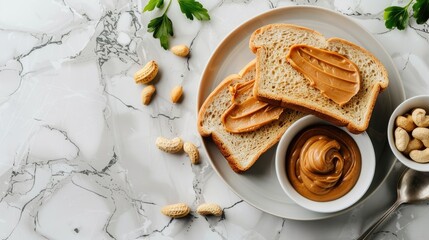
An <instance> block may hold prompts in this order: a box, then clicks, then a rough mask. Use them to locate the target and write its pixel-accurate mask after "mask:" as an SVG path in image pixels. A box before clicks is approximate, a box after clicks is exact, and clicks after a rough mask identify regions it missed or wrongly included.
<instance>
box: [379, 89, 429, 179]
mask: <svg viewBox="0 0 429 240" xmlns="http://www.w3.org/2000/svg"><path fill="white" fill-rule="evenodd" d="M414 108H423V109H425V110H426V112H427V113H426V114H429V95H420V96H415V97H412V98H409V99H407V100H405V101H404V102H402V103H401V104H399V106H397V107H396V109H395V111H393V113H392V115H391V116H390V119H389V123H388V124H387V139H388V141H389V146H390V148H391V149H392V152H393V154H394V155H395V156H396V158H397V159H398V160H399V161H401V162H402V163H403V164H404V165H405V166H407V167H409V168H412V169H414V170H416V171H421V172H429V163H418V162H415V161H413V160H412V159H411V158H409V157H408V156H406V155H404V154H403V153H401V152H400V151H398V149H396V146H395V138H394V136H393V134H394V131H395V120H396V117H398V116H400V115H404V114H406V113H408V112H410V111H411V110H412V109H414Z"/></svg>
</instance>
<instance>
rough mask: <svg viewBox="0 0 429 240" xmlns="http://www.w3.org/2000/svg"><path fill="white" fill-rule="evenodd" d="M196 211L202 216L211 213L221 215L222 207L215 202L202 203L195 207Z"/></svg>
mask: <svg viewBox="0 0 429 240" xmlns="http://www.w3.org/2000/svg"><path fill="white" fill-rule="evenodd" d="M197 213H198V214H200V215H203V216H206V215H213V216H221V215H222V213H223V211H222V208H221V207H220V206H219V205H217V204H215V203H203V204H201V205H200V206H198V208H197Z"/></svg>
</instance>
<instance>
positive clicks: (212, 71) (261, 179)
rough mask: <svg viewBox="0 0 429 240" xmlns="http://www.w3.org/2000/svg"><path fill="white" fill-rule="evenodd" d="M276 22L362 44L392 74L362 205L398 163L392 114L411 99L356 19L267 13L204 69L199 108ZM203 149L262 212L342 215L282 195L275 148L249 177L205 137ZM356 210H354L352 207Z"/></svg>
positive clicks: (315, 12)
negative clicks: (255, 37) (260, 32)
mask: <svg viewBox="0 0 429 240" xmlns="http://www.w3.org/2000/svg"><path fill="white" fill-rule="evenodd" d="M271 23H291V24H297V25H301V26H305V27H309V28H312V29H315V30H316V31H318V32H320V33H321V34H323V35H324V36H325V37H327V38H329V37H340V38H344V39H346V40H349V41H351V42H353V43H355V44H358V45H360V46H362V47H364V48H366V49H367V50H369V51H370V52H372V53H373V54H374V55H375V56H376V57H377V58H378V59H379V60H380V61H381V62H382V63H383V64H384V66H385V67H386V69H387V71H388V73H389V81H390V82H389V87H388V88H387V89H386V90H385V91H384V92H383V93H382V94H381V95H380V96H379V98H378V100H377V104H376V106H375V108H374V111H373V115H372V118H371V122H370V126H369V128H368V130H367V133H368V134H369V136H370V137H371V140H372V142H373V145H374V150H375V155H376V159H377V164H376V165H377V167H376V170H375V175H374V179H373V182H372V183H371V186H370V188H369V190H368V191H367V193H366V194H365V196H364V197H363V198H362V200H361V201H359V202H358V203H356V204H355V205H354V206H356V205H357V204H359V203H361V202H362V201H364V200H365V199H366V198H368V197H369V196H370V195H371V194H372V193H373V192H374V191H375V190H376V189H377V187H378V186H379V185H380V184H381V183H382V182H383V181H384V180H385V178H386V176H387V175H388V174H389V172H390V170H391V169H392V167H393V165H394V162H395V160H396V159H395V158H394V156H393V154H392V152H391V150H390V148H389V146H388V143H387V136H386V126H387V122H388V120H389V116H390V114H391V113H392V112H393V110H394V109H395V107H396V106H397V105H399V104H400V103H401V102H402V101H403V100H404V99H405V93H404V88H403V86H402V82H401V79H400V76H399V74H398V72H397V70H396V68H395V66H394V64H393V62H392V59H391V58H390V56H389V54H388V53H387V52H386V51H385V50H384V48H383V47H382V46H381V44H380V43H378V42H377V41H376V40H375V39H374V37H373V36H372V35H371V34H370V33H369V32H367V31H366V30H365V29H364V28H362V27H361V26H360V25H359V24H357V23H356V22H354V21H353V20H352V19H350V18H348V17H346V16H343V15H341V14H339V13H336V12H333V11H330V10H327V9H323V8H318V7H307V6H293V7H285V8H278V9H274V10H271V11H269V12H266V13H264V14H261V15H259V16H257V17H255V18H253V19H251V20H249V21H247V22H245V23H243V24H242V25H241V26H239V27H238V28H236V29H235V30H234V31H232V32H231V33H230V34H229V35H228V36H227V37H226V38H225V39H224V40H223V41H222V42H221V43H220V44H219V46H218V47H217V49H216V50H215V51H214V52H213V54H212V56H211V58H210V60H209V62H208V64H207V67H206V69H205V70H204V73H203V76H202V79H201V82H200V86H199V93H198V99H197V108H198V109H199V108H200V106H201V105H202V103H203V102H204V100H205V99H206V98H207V96H208V95H209V94H210V92H211V91H212V90H213V89H214V88H215V87H216V86H217V85H218V84H219V83H220V82H221V81H222V80H223V79H224V78H225V77H226V76H228V75H230V74H234V73H238V72H239V71H240V69H242V68H243V67H244V66H245V65H246V64H247V63H248V62H250V61H251V60H252V59H253V58H254V57H255V56H254V54H253V53H252V52H251V51H250V50H249V47H248V45H249V38H250V35H251V34H252V33H253V31H255V30H256V29H258V28H259V27H262V26H264V25H267V24H271ZM203 147H204V148H205V149H206V151H207V154H208V156H209V158H210V163H211V165H212V167H213V168H214V170H215V171H216V172H217V173H218V175H219V176H220V177H221V178H222V179H223V180H224V181H225V183H226V184H227V185H228V186H229V187H230V188H231V189H232V191H234V192H235V193H236V194H237V195H238V196H239V197H240V198H242V199H243V200H245V201H246V202H248V203H249V204H251V205H253V206H255V207H256V208H259V209H260V210H262V211H264V212H267V213H270V214H273V215H275V216H279V217H283V218H288V219H295V220H315V219H323V218H327V217H331V216H334V215H338V214H341V213H343V212H345V211H347V209H346V210H343V211H340V212H336V213H317V212H313V211H310V210H307V209H305V208H303V207H301V206H299V205H297V204H295V203H294V202H293V201H292V200H291V199H290V198H289V197H288V196H287V195H286V194H285V193H284V192H283V190H282V188H281V187H280V184H279V182H278V180H277V177H276V172H275V166H274V155H275V149H276V146H274V147H273V148H271V149H270V150H269V151H267V152H266V153H265V154H263V155H262V156H261V157H260V159H259V160H258V161H257V162H256V163H255V165H253V166H252V167H251V168H250V170H248V171H247V172H245V173H243V174H237V173H235V172H233V171H232V170H231V168H230V167H229V165H228V163H227V161H226V160H225V158H224V157H223V156H222V154H221V153H220V151H219V150H218V148H217V147H216V145H215V144H214V143H213V142H212V141H211V139H210V138H203ZM349 209H350V208H349Z"/></svg>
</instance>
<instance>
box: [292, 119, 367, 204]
mask: <svg viewBox="0 0 429 240" xmlns="http://www.w3.org/2000/svg"><path fill="white" fill-rule="evenodd" d="M290 146H291V147H290V148H289V149H288V154H287V173H288V178H289V181H290V182H291V184H292V186H293V187H294V188H295V189H296V190H297V191H298V192H299V193H300V194H301V195H303V196H304V197H307V198H309V199H311V200H314V201H331V200H334V199H337V198H339V197H341V196H343V195H344V194H346V193H347V192H349V191H350V189H351V188H353V186H354V185H355V184H356V181H357V179H358V177H359V174H360V169H361V156H360V151H359V148H358V147H357V144H356V143H355V142H354V140H353V139H352V138H351V137H350V136H349V135H348V134H346V133H345V132H343V131H342V130H340V129H338V128H336V127H332V126H325V125H321V126H317V127H312V128H309V129H306V130H305V131H304V132H302V133H301V134H299V136H297V137H296V138H294V140H293V141H292V144H291V145H290Z"/></svg>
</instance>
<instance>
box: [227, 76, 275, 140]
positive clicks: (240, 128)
mask: <svg viewBox="0 0 429 240" xmlns="http://www.w3.org/2000/svg"><path fill="white" fill-rule="evenodd" d="M254 82H255V80H251V81H248V82H245V83H238V84H236V85H234V86H230V88H229V91H230V93H231V95H232V97H231V101H232V105H231V107H229V108H228V109H227V110H226V111H225V112H224V113H223V114H222V116H221V121H222V124H223V126H224V128H225V130H226V131H228V132H231V133H243V132H250V131H254V130H256V129H258V128H260V127H262V126H264V125H266V124H268V123H270V122H272V121H274V120H277V119H279V117H280V115H281V113H282V112H283V108H281V107H274V106H272V105H270V104H268V103H264V102H261V101H258V100H257V99H256V98H255V97H254V96H253V94H250V95H249V97H248V98H247V99H246V100H244V101H243V102H241V103H238V102H237V101H236V99H237V98H238V97H239V96H240V95H242V94H246V92H249V91H252V88H253V84H254Z"/></svg>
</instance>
